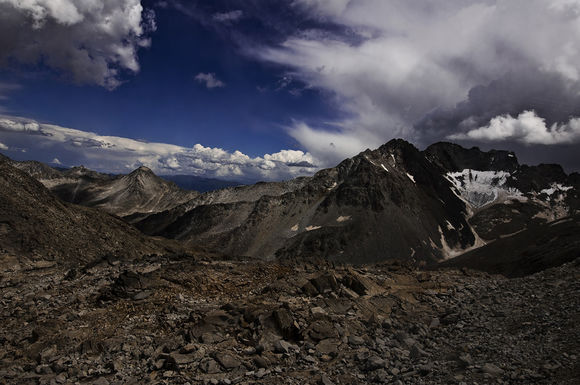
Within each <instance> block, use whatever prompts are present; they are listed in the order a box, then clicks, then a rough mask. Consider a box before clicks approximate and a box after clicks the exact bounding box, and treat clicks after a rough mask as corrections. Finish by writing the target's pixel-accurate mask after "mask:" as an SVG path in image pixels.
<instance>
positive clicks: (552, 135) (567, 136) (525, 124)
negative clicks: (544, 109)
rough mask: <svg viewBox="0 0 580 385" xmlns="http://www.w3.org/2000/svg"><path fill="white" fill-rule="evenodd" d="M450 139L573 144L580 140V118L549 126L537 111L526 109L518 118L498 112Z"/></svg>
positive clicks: (451, 136)
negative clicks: (480, 125) (489, 119)
mask: <svg viewBox="0 0 580 385" xmlns="http://www.w3.org/2000/svg"><path fill="white" fill-rule="evenodd" d="M448 138H449V139H456V140H462V139H471V140H481V141H489V142H496V141H515V142H519V143H523V144H546V145H548V144H570V143H579V142H580V118H572V119H570V121H568V122H567V123H565V124H557V123H555V124H553V125H552V126H550V127H548V126H547V125H546V121H545V119H543V118H541V117H539V116H538V115H536V113H535V111H524V112H522V113H521V114H519V115H518V117H517V118H514V117H512V116H511V115H503V116H496V117H495V118H493V119H492V120H491V121H490V122H489V124H488V125H487V126H485V127H479V128H476V129H473V130H469V131H467V132H466V133H462V134H454V135H450V136H449V137H448Z"/></svg>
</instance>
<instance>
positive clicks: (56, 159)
mask: <svg viewBox="0 0 580 385" xmlns="http://www.w3.org/2000/svg"><path fill="white" fill-rule="evenodd" d="M50 163H53V164H62V163H61V162H60V160H58V158H54V159H53V160H52V162H50Z"/></svg>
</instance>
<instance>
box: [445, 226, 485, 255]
mask: <svg viewBox="0 0 580 385" xmlns="http://www.w3.org/2000/svg"><path fill="white" fill-rule="evenodd" d="M438 229H439V234H440V235H441V252H442V253H443V260H448V259H451V258H455V257H458V256H460V255H461V254H464V253H467V252H468V251H471V250H474V249H477V248H480V247H482V246H485V244H486V243H485V241H483V239H481V238H480V237H479V236H478V235H477V233H476V232H475V231H472V233H473V235H474V237H475V242H474V243H473V245H471V246H470V247H467V248H465V249H463V248H461V247H458V248H453V247H450V246H449V245H448V244H447V240H446V239H445V235H443V230H442V229H441V226H438Z"/></svg>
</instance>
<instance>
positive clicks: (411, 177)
mask: <svg viewBox="0 0 580 385" xmlns="http://www.w3.org/2000/svg"><path fill="white" fill-rule="evenodd" d="M406 174H407V177H409V179H411V182H413V183H417V182H415V177H414V176H413V175H411V174H409V173H406Z"/></svg>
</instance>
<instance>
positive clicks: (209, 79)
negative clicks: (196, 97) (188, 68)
mask: <svg viewBox="0 0 580 385" xmlns="http://www.w3.org/2000/svg"><path fill="white" fill-rule="evenodd" d="M195 80H196V81H197V82H198V83H200V84H203V85H205V86H206V87H207V88H209V89H212V88H223V87H225V86H226V84H225V83H224V82H222V81H221V80H219V79H218V78H217V77H216V75H215V73H203V72H200V73H198V74H197V75H195Z"/></svg>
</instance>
